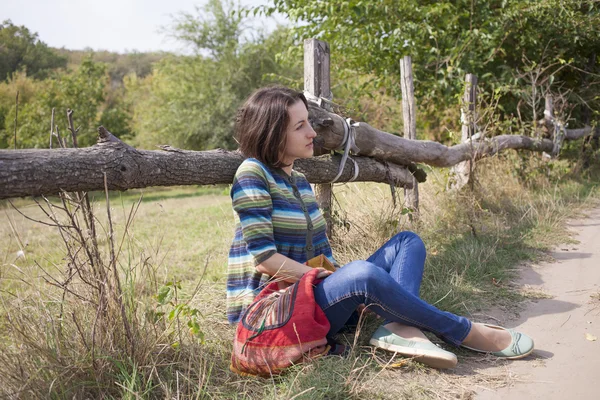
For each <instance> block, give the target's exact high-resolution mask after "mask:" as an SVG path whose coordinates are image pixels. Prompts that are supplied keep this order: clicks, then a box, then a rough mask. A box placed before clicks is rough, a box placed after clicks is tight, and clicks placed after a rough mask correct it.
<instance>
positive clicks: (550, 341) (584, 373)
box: [476, 208, 600, 400]
mask: <svg viewBox="0 0 600 400" xmlns="http://www.w3.org/2000/svg"><path fill="white" fill-rule="evenodd" d="M569 226H570V229H571V230H572V231H573V232H574V233H575V236H574V239H576V240H579V241H580V243H578V244H569V245H563V246H559V247H558V248H557V249H555V251H554V252H553V253H552V255H553V257H554V258H555V261H554V262H551V263H545V264H542V265H539V266H534V267H527V268H524V270H523V272H522V276H521V283H522V284H523V285H530V288H531V289H532V290H541V291H543V292H544V293H545V294H547V295H549V296H550V297H551V298H548V299H543V300H538V301H536V302H532V303H531V304H528V305H527V306H526V308H525V310H523V311H522V312H521V313H520V315H519V318H518V319H515V320H512V321H510V320H507V322H506V325H507V326H509V327H516V328H518V329H519V330H522V331H523V332H526V333H527V334H529V335H531V336H532V337H533V338H534V340H535V345H536V350H535V353H534V356H533V357H531V358H528V359H525V360H518V361H508V362H500V363H499V365H498V367H496V368H498V369H501V370H503V372H504V373H506V374H508V376H509V377H510V379H509V380H510V382H511V383H510V384H509V385H508V386H507V387H504V388H502V389H499V390H497V391H490V390H484V389H481V390H479V392H478V394H477V396H476V397H477V399H480V400H496V399H502V400H512V399H528V400H529V399H548V400H552V399H577V400H580V399H600V208H596V209H594V210H592V211H590V212H589V213H587V217H586V218H583V219H581V220H577V221H572V222H571V223H570V224H569ZM594 339H595V340H594ZM498 372H499V371H498Z"/></svg>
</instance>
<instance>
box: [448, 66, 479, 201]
mask: <svg viewBox="0 0 600 400" xmlns="http://www.w3.org/2000/svg"><path fill="white" fill-rule="evenodd" d="M476 107H477V77H476V76H475V75H473V74H467V75H466V76H465V93H464V96H463V104H462V106H461V111H460V114H461V116H460V119H461V123H462V130H461V142H462V143H471V150H473V148H472V144H473V143H472V142H471V138H472V137H473V135H475V133H476V132H475V121H476ZM473 156H474V155H472V157H473ZM473 167H474V165H473V161H472V160H467V161H463V162H460V163H458V164H457V165H456V166H454V167H453V168H452V175H453V176H454V179H455V181H454V184H453V185H452V186H451V187H452V188H453V189H456V190H458V189H460V188H462V187H463V186H465V185H466V184H467V183H469V182H471V172H472V171H473Z"/></svg>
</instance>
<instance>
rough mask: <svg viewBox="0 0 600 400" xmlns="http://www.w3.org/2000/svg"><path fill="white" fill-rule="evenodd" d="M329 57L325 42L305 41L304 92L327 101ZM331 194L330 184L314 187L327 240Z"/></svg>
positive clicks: (329, 92)
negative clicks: (323, 220) (324, 222)
mask: <svg viewBox="0 0 600 400" xmlns="http://www.w3.org/2000/svg"><path fill="white" fill-rule="evenodd" d="M329 55H330V51H329V44H328V43H327V42H323V41H321V40H317V39H306V40H305V41H304V91H305V92H308V93H309V94H310V95H312V96H314V97H322V98H324V99H327V100H331V99H332V97H333V96H332V94H331V83H330V73H329ZM322 107H324V108H326V109H327V108H328V105H327V104H326V103H323V104H322ZM328 111H331V110H328ZM315 150H317V149H315ZM331 194H332V185H331V184H330V183H321V184H317V185H315V196H316V197H317V203H318V204H319V208H320V209H321V212H322V213H323V217H324V218H325V221H326V222H327V236H328V237H329V238H331V237H332V233H333V229H332V228H333V227H332V220H331Z"/></svg>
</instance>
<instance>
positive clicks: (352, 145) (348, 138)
mask: <svg viewBox="0 0 600 400" xmlns="http://www.w3.org/2000/svg"><path fill="white" fill-rule="evenodd" d="M342 121H344V139H343V140H342V144H341V146H340V147H343V148H344V154H343V155H342V161H341V162H340V167H339V169H338V173H337V175H336V176H335V178H333V180H331V182H330V183H335V182H337V180H338V179H339V178H340V176H342V173H343V172H344V167H345V166H346V161H347V160H348V159H350V161H352V163H353V164H354V176H353V177H352V179H350V180H349V181H348V182H354V181H355V180H356V178H358V172H359V170H358V163H357V162H356V160H354V159H353V158H352V157H349V154H350V152H353V153H357V152H358V147H357V146H356V130H355V129H354V128H355V127H357V126H358V124H359V123H358V122H354V121H353V120H352V119H350V118H346V119H343V120H342Z"/></svg>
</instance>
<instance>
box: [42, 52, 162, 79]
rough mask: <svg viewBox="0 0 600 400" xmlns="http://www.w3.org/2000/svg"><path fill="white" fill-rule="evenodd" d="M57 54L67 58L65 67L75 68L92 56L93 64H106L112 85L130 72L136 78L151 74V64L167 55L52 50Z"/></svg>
mask: <svg viewBox="0 0 600 400" xmlns="http://www.w3.org/2000/svg"><path fill="white" fill-rule="evenodd" d="M52 50H53V51H55V52H56V53H57V54H60V55H61V56H63V57H66V58H67V67H68V68H72V67H77V66H79V65H80V64H81V62H82V61H83V59H84V58H85V57H86V56H88V55H90V54H91V55H92V59H93V61H95V62H102V63H106V64H108V73H109V75H110V78H111V81H112V83H113V84H120V83H121V82H123V77H124V76H125V75H127V74H129V73H131V72H135V74H136V75H137V76H138V77H144V76H146V75H148V74H150V73H151V72H152V64H153V63H155V62H157V61H159V60H161V59H162V58H164V57H166V56H167V55H169V53H165V52H153V53H139V52H132V53H125V54H121V53H114V52H110V51H106V50H101V51H94V50H92V49H86V50H68V49H65V48H61V49H57V48H52Z"/></svg>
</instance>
